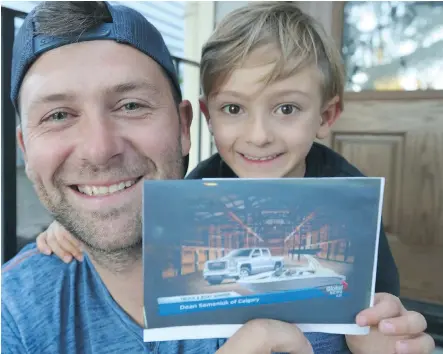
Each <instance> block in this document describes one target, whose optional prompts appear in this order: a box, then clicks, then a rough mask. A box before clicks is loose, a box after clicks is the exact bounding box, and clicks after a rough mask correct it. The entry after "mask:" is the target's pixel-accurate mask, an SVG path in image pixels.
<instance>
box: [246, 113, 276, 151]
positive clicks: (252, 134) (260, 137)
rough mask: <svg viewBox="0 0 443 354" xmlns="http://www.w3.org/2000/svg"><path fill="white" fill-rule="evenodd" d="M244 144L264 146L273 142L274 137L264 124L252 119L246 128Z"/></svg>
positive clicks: (259, 120)
mask: <svg viewBox="0 0 443 354" xmlns="http://www.w3.org/2000/svg"><path fill="white" fill-rule="evenodd" d="M246 137H247V138H246V142H247V143H249V144H252V145H255V146H259V147H261V146H266V145H268V144H270V143H271V142H272V141H273V140H274V135H273V133H272V131H271V129H270V127H269V126H268V124H266V122H264V121H263V120H261V119H254V120H253V121H252V122H251V124H249V125H248V126H247V127H246Z"/></svg>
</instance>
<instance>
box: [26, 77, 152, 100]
mask: <svg viewBox="0 0 443 354" xmlns="http://www.w3.org/2000/svg"><path fill="white" fill-rule="evenodd" d="M137 90H144V91H148V92H150V93H151V94H155V95H158V94H160V91H159V89H158V88H157V87H156V86H155V85H152V84H150V83H148V82H146V81H132V82H125V83H120V84H116V85H114V86H110V87H108V88H106V90H105V92H106V93H108V94H116V93H117V94H122V93H128V92H131V91H137ZM76 96H77V95H76V94H75V93H73V92H58V93H50V94H48V95H44V94H43V95H41V96H38V97H36V98H35V99H34V100H33V101H32V102H31V103H30V106H35V105H39V104H45V103H52V102H63V101H65V102H66V101H73V100H75V98H76Z"/></svg>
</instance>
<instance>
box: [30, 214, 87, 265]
mask: <svg viewBox="0 0 443 354" xmlns="http://www.w3.org/2000/svg"><path fill="white" fill-rule="evenodd" d="M36 243H37V248H38V250H39V251H40V252H41V253H43V254H46V255H47V256H49V255H50V254H51V253H53V252H54V253H55V254H56V255H57V256H58V257H59V258H61V259H62V260H63V262H65V263H69V262H71V261H72V257H75V258H76V259H77V260H78V261H80V262H81V261H83V252H82V245H81V243H80V242H79V241H78V240H77V239H76V238H75V237H73V236H72V235H71V234H70V233H69V232H68V231H66V229H65V228H64V227H63V226H62V225H60V224H59V223H58V222H57V221H53V222H52V223H51V225H49V227H48V229H47V230H46V231H44V232H42V233H41V234H40V235H38V236H37V240H36Z"/></svg>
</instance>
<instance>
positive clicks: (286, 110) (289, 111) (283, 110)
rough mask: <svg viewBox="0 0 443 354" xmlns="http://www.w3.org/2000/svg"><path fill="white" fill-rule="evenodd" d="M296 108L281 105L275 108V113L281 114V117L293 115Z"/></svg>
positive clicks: (290, 105)
mask: <svg viewBox="0 0 443 354" xmlns="http://www.w3.org/2000/svg"><path fill="white" fill-rule="evenodd" d="M296 110H298V108H297V107H296V106H294V105H293V104H283V105H281V106H280V107H278V108H277V113H281V114H283V115H290V114H292V113H294V112H295V111H296Z"/></svg>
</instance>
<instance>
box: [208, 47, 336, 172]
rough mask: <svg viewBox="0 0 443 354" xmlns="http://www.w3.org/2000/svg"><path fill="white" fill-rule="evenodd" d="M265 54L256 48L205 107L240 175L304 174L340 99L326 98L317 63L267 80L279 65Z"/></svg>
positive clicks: (216, 135)
mask: <svg viewBox="0 0 443 354" xmlns="http://www.w3.org/2000/svg"><path fill="white" fill-rule="evenodd" d="M267 53H269V51H267ZM274 53H275V51H274ZM265 56H266V48H263V49H262V50H258V51H256V52H253V53H252V54H251V55H250V56H249V58H248V60H247V61H246V63H245V65H244V66H243V67H242V68H239V69H237V70H235V71H234V72H233V73H232V75H231V76H230V77H229V78H228V80H227V81H226V82H225V83H224V84H223V86H222V87H220V89H219V90H217V93H216V94H213V95H210V97H209V99H208V100H207V101H202V102H201V106H202V108H203V112H204V113H205V115H206V117H207V119H208V124H209V128H210V130H211V131H212V133H213V135H214V140H215V143H216V146H217V148H218V151H219V153H220V155H221V156H222V158H223V159H224V161H225V162H226V163H227V164H228V165H229V166H230V167H231V168H232V169H233V171H234V172H235V173H236V174H237V175H238V176H239V177H242V178H248V177H249V178H258V177H268V178H277V177H303V176H304V173H305V158H306V156H307V154H308V152H309V150H310V148H311V146H312V144H313V142H314V140H315V138H316V137H317V138H319V139H322V138H325V137H326V136H327V135H328V134H329V131H330V126H331V125H332V123H333V122H334V121H335V119H337V118H338V116H339V114H340V110H339V106H338V98H334V99H333V100H332V101H330V102H327V103H326V104H325V103H324V102H323V101H322V97H321V87H322V86H321V85H322V80H321V74H320V71H319V70H318V69H317V68H316V67H306V68H304V69H302V70H300V71H298V72H297V73H296V74H294V75H292V76H290V77H287V78H285V79H282V80H279V81H274V82H271V83H270V84H268V85H265V84H264V82H263V81H262V80H261V79H262V78H263V76H264V75H266V74H268V73H269V72H270V71H271V70H272V69H273V66H274V64H273V63H271V64H267V63H263V62H264V60H263V59H264V57H265ZM269 62H270V61H268V63H269Z"/></svg>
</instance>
